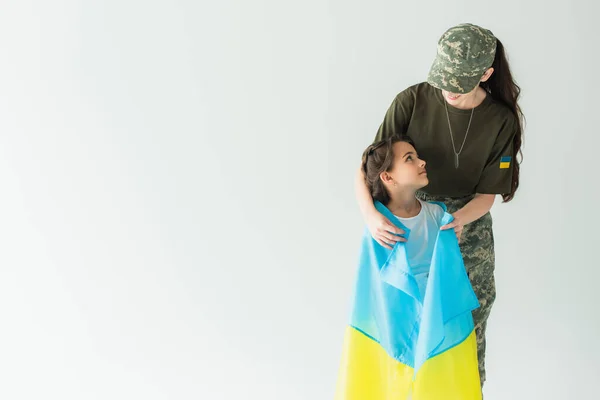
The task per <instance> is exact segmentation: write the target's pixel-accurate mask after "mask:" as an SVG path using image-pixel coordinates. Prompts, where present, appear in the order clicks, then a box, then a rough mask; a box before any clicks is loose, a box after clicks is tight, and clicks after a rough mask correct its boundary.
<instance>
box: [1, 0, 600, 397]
mask: <svg viewBox="0 0 600 400" xmlns="http://www.w3.org/2000/svg"><path fill="white" fill-rule="evenodd" d="M594 7H597V6H596V5H594V6H592V1H591V0H590V1H581V0H580V1H571V2H566V1H565V2H559V3H555V4H553V5H550V4H549V3H547V2H524V1H504V2H481V1H460V2H445V1H435V2H425V1H419V2H403V1H369V2H367V1H362V2H359V1H334V0H330V1H322V0H319V1H317V0H307V1H303V2H287V1H274V0H271V1H266V0H257V1H252V2H250V1H242V0H226V1H219V2H218V4H217V2H215V1H211V2H208V1H206V2H205V1H201V2H197V1H141V0H139V1H134V0H126V1H125V0H119V1H116V0H111V1H103V2H93V1H77V0H70V1H67V0H62V1H53V2H44V1H39V0H38V1H24V0H20V1H18V2H17V1H8V0H7V1H3V2H2V4H1V9H0V54H1V61H0V79H1V81H0V182H1V184H2V195H1V196H0V328H1V329H0V397H1V398H3V399H8V400H13V399H15V400H16V399H46V398H60V399H63V400H68V399H86V400H87V399H109V398H110V399H148V400H151V399H242V398H244V399H245V398H249V399H290V400H292V399H330V398H332V396H333V390H334V386H335V378H336V374H337V368H338V361H339V356H340V353H341V343H342V335H343V331H344V325H345V322H346V317H347V313H348V311H349V305H350V296H351V290H352V284H353V282H354V272H355V267H356V261H357V252H358V243H359V239H360V235H361V233H362V229H363V221H362V219H361V217H360V215H359V213H358V208H357V206H356V202H355V199H354V192H353V179H354V173H355V170H356V168H357V165H358V164H357V163H358V162H359V157H360V154H361V152H362V150H363V149H364V148H365V147H366V146H367V145H368V144H369V142H370V141H371V140H372V138H373V135H374V133H375V130H376V129H377V127H378V125H379V123H380V122H381V120H382V118H383V115H384V113H385V110H386V109H387V107H388V105H389V104H390V102H391V100H392V99H393V97H394V96H395V95H396V94H397V93H398V92H399V91H400V90H402V89H403V88H405V87H407V86H408V85H411V84H413V83H417V82H419V81H422V80H424V79H425V76H426V73H427V71H428V68H429V65H430V63H431V61H432V59H433V57H434V55H435V45H436V42H437V39H438V37H439V36H440V35H441V34H442V33H443V31H444V30H445V29H446V28H448V27H450V26H452V25H454V24H457V23H460V22H474V23H477V24H480V25H483V26H485V27H487V28H489V29H491V30H492V31H493V32H494V33H495V34H496V35H497V36H498V37H499V38H500V39H501V40H502V41H503V43H504V44H505V46H506V48H507V51H508V54H509V57H510V60H511V62H512V68H513V72H514V74H515V77H516V79H517V81H518V83H519V84H520V85H521V86H522V88H523V97H522V106H523V109H524V111H525V113H526V116H527V119H528V125H527V130H526V140H525V146H524V154H525V162H524V164H523V174H522V189H521V190H520V191H519V193H518V196H517V197H516V200H515V201H514V202H513V203H510V204H508V205H500V204H499V203H498V204H496V205H495V206H494V209H493V215H494V221H495V234H496V243H497V284H498V300H497V303H496V306H495V308H494V312H493V314H492V317H491V320H490V324H489V351H488V371H489V373H488V375H489V381H488V384H487V386H486V395H487V397H486V399H490V400H495V399H507V398H511V399H532V398H534V399H566V398H596V397H597V395H596V390H595V388H596V387H597V382H596V379H597V376H598V373H599V372H600V370H599V368H598V358H599V356H600V349H599V346H598V344H597V341H598V338H599V334H600V325H599V323H600V315H599V313H598V310H597V307H596V306H597V287H598V285H597V282H598V278H600V274H599V273H598V267H599V265H598V261H597V257H596V255H597V239H598V237H599V235H598V222H599V221H598V220H599V218H598V211H597V210H596V199H597V198H598V196H597V195H598V189H597V184H598V175H597V173H598V168H597V160H596V154H597V149H598V145H599V144H600V141H599V140H598V136H597V135H598V128H597V127H598V122H599V115H600V113H599V112H598V110H599V106H600V103H599V101H598V98H597V92H598V83H597V82H598V78H597V65H598V55H597V54H598V53H597V49H598V44H597V42H596V39H595V38H596V37H597V36H598V34H599V31H598V28H597V21H596V19H595V17H594V16H597V15H598V9H597V8H594Z"/></svg>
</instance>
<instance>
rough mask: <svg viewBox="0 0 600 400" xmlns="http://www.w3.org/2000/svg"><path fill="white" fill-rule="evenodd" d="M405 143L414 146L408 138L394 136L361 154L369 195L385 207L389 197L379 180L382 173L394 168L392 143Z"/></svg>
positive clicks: (374, 144) (371, 146)
mask: <svg viewBox="0 0 600 400" xmlns="http://www.w3.org/2000/svg"><path fill="white" fill-rule="evenodd" d="M397 142H406V143H409V144H410V145H411V146H413V147H414V146H415V144H414V142H413V141H412V139H411V138H410V137H409V136H406V135H394V136H391V137H389V138H387V139H383V140H381V141H379V142H376V143H373V144H372V145H370V146H369V147H367V149H366V150H365V151H364V152H363V156H362V170H363V175H364V177H365V182H366V183H367V187H368V188H369V193H371V197H373V199H374V200H377V201H379V202H381V203H382V204H384V205H387V204H388V202H389V201H390V195H389V193H388V192H387V190H386V188H385V186H384V184H383V182H382V181H381V179H380V175H381V173H382V172H386V171H391V170H392V168H394V157H395V155H394V143H397Z"/></svg>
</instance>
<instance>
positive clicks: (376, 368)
mask: <svg viewBox="0 0 600 400" xmlns="http://www.w3.org/2000/svg"><path fill="white" fill-rule="evenodd" d="M440 205H442V206H443V204H440ZM375 206H376V207H377V209H378V210H379V211H380V212H381V213H383V214H384V215H385V216H386V217H387V218H388V219H389V220H390V221H392V222H393V223H395V224H396V225H397V226H398V227H400V228H401V229H403V230H404V231H405V232H406V237H407V238H409V240H410V230H409V229H408V228H406V227H405V226H403V225H402V223H401V222H400V221H399V220H398V219H397V218H396V217H395V216H394V215H393V214H392V213H391V212H390V211H389V210H388V209H387V208H386V207H385V206H383V205H382V204H381V203H379V202H376V204H375ZM443 207H444V210H446V208H445V206H443ZM451 220H452V216H451V215H450V214H448V213H447V212H445V213H444V216H443V218H442V220H441V221H440V226H441V225H444V224H446V223H449V222H450V221H451ZM354 291H355V293H354V302H353V307H352V314H351V318H350V322H349V324H348V326H347V328H346V333H345V336H344V346H343V353H342V362H341V366H340V370H339V376H338V381H337V388H336V397H335V398H336V400H388V399H389V400H392V399H394V400H396V399H407V398H412V400H480V399H481V385H480V381H479V370H478V363H477V344H476V339H475V332H474V326H473V319H472V316H471V311H472V310H474V309H475V308H477V307H479V303H478V301H477V297H476V296H475V293H474V292H473V289H472V287H471V283H470V282H469V279H468V277H467V274H466V271H465V268H464V264H463V259H462V256H461V253H460V249H459V246H458V241H457V239H456V236H455V234H454V232H453V231H452V230H447V231H439V233H438V236H437V240H436V243H435V248H434V252H433V257H432V261H431V267H430V272H429V277H428V281H427V289H426V291H425V295H424V296H422V295H421V293H420V291H419V288H418V286H417V281H416V279H415V276H414V275H413V274H412V273H411V268H410V260H409V259H408V257H407V254H406V248H405V245H404V244H403V243H398V244H396V245H395V246H394V248H393V249H392V250H389V249H386V248H384V247H382V246H381V245H379V244H378V243H377V242H376V241H375V240H374V239H373V238H372V236H371V235H370V233H369V232H368V231H365V233H364V236H363V240H362V248H361V252H360V262H359V268H358V275H357V280H356V286H355V289H354ZM410 395H412V397H409V396H410Z"/></svg>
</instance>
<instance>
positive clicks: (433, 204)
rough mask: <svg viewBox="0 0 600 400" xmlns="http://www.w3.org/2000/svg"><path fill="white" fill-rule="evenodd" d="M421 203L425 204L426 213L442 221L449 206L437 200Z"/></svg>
mask: <svg viewBox="0 0 600 400" xmlns="http://www.w3.org/2000/svg"><path fill="white" fill-rule="evenodd" d="M421 204H422V205H423V210H424V211H425V214H426V215H427V216H428V217H429V218H432V219H434V220H435V221H440V220H441V219H442V218H443V217H444V215H445V214H446V211H447V208H446V205H445V204H444V203H441V202H437V201H421Z"/></svg>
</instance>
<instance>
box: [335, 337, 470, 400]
mask: <svg viewBox="0 0 600 400" xmlns="http://www.w3.org/2000/svg"><path fill="white" fill-rule="evenodd" d="M412 376H413V369H412V368H411V367H409V366H407V365H405V364H402V363H400V362H398V361H396V360H394V359H393V358H392V357H390V356H389V355H388V354H387V353H386V352H385V350H384V349H383V348H382V347H381V346H380V345H379V343H377V342H376V341H374V340H373V339H371V338H369V337H368V336H366V335H364V334H363V333H361V332H359V331H357V330H356V329H354V328H352V327H348V328H347V329H346V333H345V337H344V348H343V352H342V362H341V367H340V371H339V375H338V381H337V387H336V395H335V400H388V399H389V400H392V399H394V400H405V399H408V398H409V397H408V395H409V392H411V389H412V391H413V393H412V397H411V398H412V400H481V389H480V384H479V372H478V368H477V343H476V340H475V332H472V333H471V335H469V337H468V338H467V339H466V340H465V341H463V342H462V343H461V344H459V345H458V346H455V347H453V348H452V349H450V350H448V351H446V352H444V353H442V354H440V355H437V356H435V357H433V358H431V359H429V360H427V362H425V364H424V365H423V367H422V368H421V369H420V370H419V373H418V375H417V379H416V381H415V382H414V386H413V382H412Z"/></svg>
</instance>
